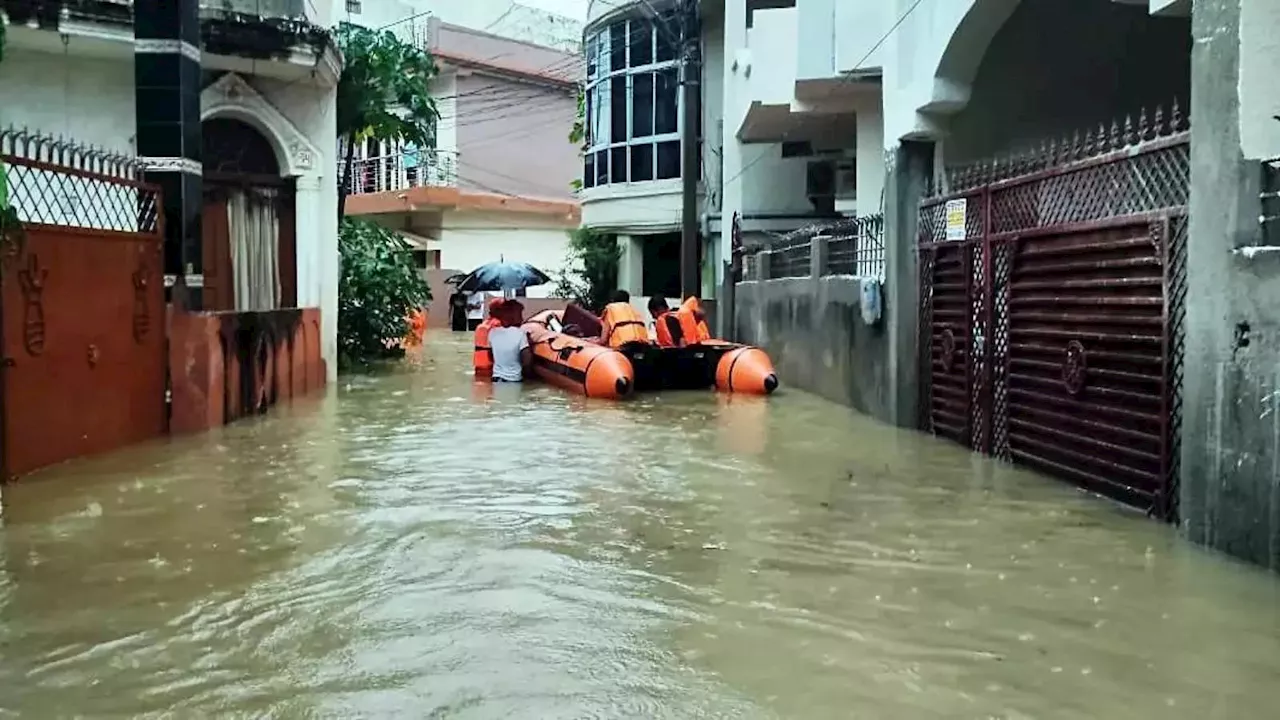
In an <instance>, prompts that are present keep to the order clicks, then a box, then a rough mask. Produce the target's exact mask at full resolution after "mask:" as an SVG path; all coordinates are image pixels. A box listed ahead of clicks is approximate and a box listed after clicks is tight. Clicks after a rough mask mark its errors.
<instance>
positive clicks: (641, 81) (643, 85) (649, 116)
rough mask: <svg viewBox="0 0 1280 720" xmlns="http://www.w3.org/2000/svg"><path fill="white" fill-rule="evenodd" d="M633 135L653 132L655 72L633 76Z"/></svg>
mask: <svg viewBox="0 0 1280 720" xmlns="http://www.w3.org/2000/svg"><path fill="white" fill-rule="evenodd" d="M631 83H632V85H631V109H632V115H631V137H634V138H645V137H649V136H650V135H652V134H653V73H647V72H646V73H636V74H635V75H632V76H631Z"/></svg>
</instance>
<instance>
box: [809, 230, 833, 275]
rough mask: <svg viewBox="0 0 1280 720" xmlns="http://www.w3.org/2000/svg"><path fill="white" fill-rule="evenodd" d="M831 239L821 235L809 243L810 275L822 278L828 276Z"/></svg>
mask: <svg viewBox="0 0 1280 720" xmlns="http://www.w3.org/2000/svg"><path fill="white" fill-rule="evenodd" d="M830 240H831V238H829V237H827V236H826V235H819V236H817V237H815V238H813V239H812V240H810V241H809V275H810V276H812V277H815V278H820V277H822V276H823V275H826V274H827V265H828V262H829V260H828V258H829V257H830V249H831V245H830V243H829V241H830Z"/></svg>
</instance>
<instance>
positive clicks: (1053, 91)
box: [934, 0, 1192, 164]
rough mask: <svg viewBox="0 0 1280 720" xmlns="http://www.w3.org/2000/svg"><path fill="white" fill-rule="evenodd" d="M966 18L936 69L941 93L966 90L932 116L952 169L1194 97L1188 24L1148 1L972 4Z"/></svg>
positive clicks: (991, 0)
mask: <svg viewBox="0 0 1280 720" xmlns="http://www.w3.org/2000/svg"><path fill="white" fill-rule="evenodd" d="M958 20H959V22H958V23H957V25H956V26H955V30H954V31H953V32H952V35H951V38H950V41H949V42H948V43H947V47H946V49H945V50H944V51H943V53H942V56H941V60H940V62H939V64H938V67H937V70H936V73H935V82H936V83H937V84H938V85H939V86H941V88H942V89H940V90H936V92H943V91H945V90H946V89H948V88H950V89H951V90H952V91H953V92H954V91H956V90H957V89H961V90H963V92H962V93H957V101H956V102H953V103H949V104H948V103H940V104H939V106H938V108H937V110H938V111H937V112H935V113H934V117H935V118H936V117H939V116H945V137H944V139H943V146H942V147H943V156H944V162H945V163H947V164H957V163H965V162H971V161H975V160H979V159H981V158H985V157H990V156H992V155H998V154H1001V153H1008V152H1015V151H1018V150H1025V149H1026V148H1029V147H1036V146H1039V145H1041V144H1043V143H1045V142H1047V141H1049V140H1050V139H1058V140H1062V139H1064V138H1065V137H1066V136H1067V135H1071V134H1073V133H1076V132H1079V133H1081V134H1082V135H1083V134H1085V133H1087V132H1088V131H1089V130H1090V129H1094V130H1096V129H1097V128H1098V126H1099V125H1100V124H1102V125H1106V126H1107V127H1110V126H1111V125H1112V124H1119V125H1121V126H1123V125H1124V123H1125V118H1126V117H1129V118H1130V120H1131V121H1136V120H1137V119H1138V118H1139V117H1140V115H1141V112H1142V110H1143V108H1148V109H1154V108H1156V107H1158V106H1161V105H1163V106H1164V107H1165V108H1166V109H1167V108H1169V107H1170V106H1171V104H1172V103H1173V101H1174V100H1175V99H1181V101H1182V102H1183V103H1184V104H1185V102H1186V99H1187V97H1188V95H1189V93H1190V69H1191V45H1192V42H1191V29H1190V22H1189V20H1187V19H1185V18H1167V17H1154V16H1152V15H1151V14H1150V12H1149V11H1148V8H1147V6H1146V5H1145V4H1143V5H1137V4H1127V3H1117V2H1113V1H1112V0H1075V2H1071V3H1062V2H1060V0H973V2H972V4H971V5H970V7H969V9H968V11H967V12H966V13H965V14H964V16H963V17H960V18H958ZM959 98H962V99H963V102H960V101H959ZM944 110H945V111H948V112H942V111H944Z"/></svg>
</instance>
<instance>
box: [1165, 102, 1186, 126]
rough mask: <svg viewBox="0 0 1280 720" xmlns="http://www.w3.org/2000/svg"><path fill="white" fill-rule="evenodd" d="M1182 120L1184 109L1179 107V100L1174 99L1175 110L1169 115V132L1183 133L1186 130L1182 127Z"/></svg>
mask: <svg viewBox="0 0 1280 720" xmlns="http://www.w3.org/2000/svg"><path fill="white" fill-rule="evenodd" d="M1182 120H1183V118H1182V107H1181V106H1180V105H1178V98H1177V97H1174V98H1173V110H1172V111H1171V112H1170V113H1169V132H1170V133H1176V132H1182V131H1183V130H1184V129H1185V128H1183V127H1182Z"/></svg>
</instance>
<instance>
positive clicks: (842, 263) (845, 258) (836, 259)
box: [823, 215, 884, 280]
mask: <svg viewBox="0 0 1280 720" xmlns="http://www.w3.org/2000/svg"><path fill="white" fill-rule="evenodd" d="M841 225H842V227H841V228H840V229H839V230H838V231H835V232H832V233H831V236H830V237H829V238H828V239H827V266H826V269H825V272H824V273H823V274H825V275H854V276H856V277H873V278H876V279H877V280H884V216H883V215H868V216H866V217H860V218H857V219H856V220H854V221H853V226H852V227H849V228H847V229H846V228H845V227H843V226H844V225H845V223H842V224H841Z"/></svg>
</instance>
